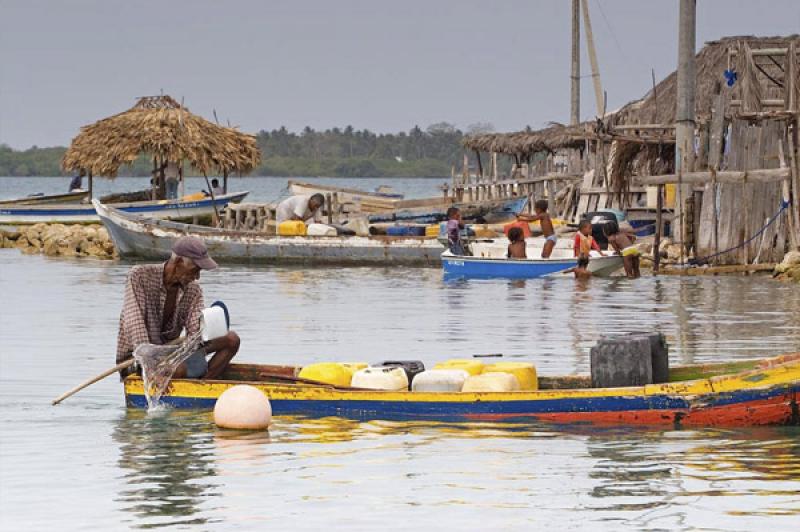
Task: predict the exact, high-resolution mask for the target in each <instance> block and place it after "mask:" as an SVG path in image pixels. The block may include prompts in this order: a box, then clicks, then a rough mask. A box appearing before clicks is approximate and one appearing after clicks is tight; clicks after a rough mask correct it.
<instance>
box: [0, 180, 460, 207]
mask: <svg viewBox="0 0 800 532" xmlns="http://www.w3.org/2000/svg"><path fill="white" fill-rule="evenodd" d="M210 180H211V178H209V181H210ZM287 181H288V179H287V178H283V177H230V178H228V190H229V191H231V192H238V191H240V190H248V191H250V194H249V195H248V196H247V201H254V202H270V201H275V200H278V199H281V198H284V197H287V196H288V195H289V190H288V188H287V186H286V184H287ZM296 181H304V182H318V183H325V184H326V185H333V186H343V187H351V188H358V189H361V190H375V189H376V188H377V187H379V186H381V185H390V186H392V187H393V188H395V189H396V190H397V191H399V192H401V193H403V194H405V195H406V197H407V198H422V197H428V196H438V195H439V194H441V191H440V190H439V188H438V187H439V186H441V185H442V184H443V183H444V182H445V181H449V179H445V178H419V177H407V178H406V177H404V178H363V179H350V178H338V177H325V178H318V177H308V178H297V179H296ZM69 182H70V178H69V177H26V178H20V177H0V199H10V198H19V197H22V196H27V195H29V194H37V193H40V192H41V193H43V194H63V193H65V192H67V190H68V188H69ZM221 182H222V179H221V178H220V183H221ZM83 186H84V187H88V186H89V183H88V181H87V180H86V179H84V180H83ZM93 186H94V195H95V196H96V197H99V196H103V195H105V194H109V193H111V192H130V191H134V190H142V189H145V188H147V187H148V186H150V178H149V177H119V178H117V179H103V178H96V179H95V180H94V185H93ZM207 189H208V185H206V181H205V179H203V178H202V177H190V178H187V179H186V194H192V193H194V192H199V191H201V190H207Z"/></svg>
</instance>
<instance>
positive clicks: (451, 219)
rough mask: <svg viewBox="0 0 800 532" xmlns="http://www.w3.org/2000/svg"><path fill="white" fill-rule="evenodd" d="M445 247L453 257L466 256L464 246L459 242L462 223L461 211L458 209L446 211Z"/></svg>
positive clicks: (462, 227)
mask: <svg viewBox="0 0 800 532" xmlns="http://www.w3.org/2000/svg"><path fill="white" fill-rule="evenodd" d="M445 227H446V228H447V245H448V248H449V249H450V253H452V254H453V255H461V256H463V255H466V252H465V251H464V244H463V243H462V242H461V230H462V229H464V222H462V221H461V211H460V210H459V209H458V207H450V208H448V209H447V225H446V226H445Z"/></svg>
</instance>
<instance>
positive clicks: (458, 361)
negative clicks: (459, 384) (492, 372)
mask: <svg viewBox="0 0 800 532" xmlns="http://www.w3.org/2000/svg"><path fill="white" fill-rule="evenodd" d="M483 367H484V363H483V362H481V361H479V360H471V359H468V358H451V359H450V360H446V361H444V362H439V363H438V364H436V365H435V366H434V369H463V370H464V371H466V372H467V373H469V374H470V375H480V374H481V373H483Z"/></svg>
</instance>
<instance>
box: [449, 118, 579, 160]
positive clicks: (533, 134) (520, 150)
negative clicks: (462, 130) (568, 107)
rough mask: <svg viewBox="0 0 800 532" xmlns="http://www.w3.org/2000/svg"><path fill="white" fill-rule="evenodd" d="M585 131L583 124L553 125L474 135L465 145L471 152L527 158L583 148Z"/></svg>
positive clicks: (464, 141) (466, 140)
mask: <svg viewBox="0 0 800 532" xmlns="http://www.w3.org/2000/svg"><path fill="white" fill-rule="evenodd" d="M583 131H584V126H583V125H582V124H579V125H577V126H565V125H563V124H551V125H550V126H549V127H546V128H544V129H540V130H538V131H517V132H515V133H488V134H484V135H473V136H470V137H466V138H465V139H464V140H463V145H464V147H466V148H468V149H470V150H477V151H485V152H497V153H503V154H506V155H517V156H525V155H530V154H532V153H536V152H553V151H555V150H557V149H559V148H563V147H569V146H574V147H579V146H582V145H583V140H582V139H581V138H580V136H581V135H582V134H583Z"/></svg>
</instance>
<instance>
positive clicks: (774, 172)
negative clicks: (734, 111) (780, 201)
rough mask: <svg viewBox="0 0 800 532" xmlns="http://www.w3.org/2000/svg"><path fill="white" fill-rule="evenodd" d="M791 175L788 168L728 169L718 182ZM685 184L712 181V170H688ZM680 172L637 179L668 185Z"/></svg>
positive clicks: (779, 178)
mask: <svg viewBox="0 0 800 532" xmlns="http://www.w3.org/2000/svg"><path fill="white" fill-rule="evenodd" d="M789 175H790V171H789V169H788V168H759V169H754V170H747V171H742V170H727V171H722V172H717V182H718V183H739V184H741V183H744V182H745V181H747V182H749V183H753V182H755V183H777V182H780V181H783V180H784V179H786V178H787V177H788V176H789ZM681 180H682V182H683V183H684V184H689V183H708V182H710V181H711V172H710V171H708V170H705V171H702V172H687V173H685V174H683V176H682V179H681ZM678 181H679V176H678V174H664V175H654V176H643V177H639V178H638V179H637V183H638V184H640V185H645V186H648V185H666V184H671V183H672V184H674V183H678Z"/></svg>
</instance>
